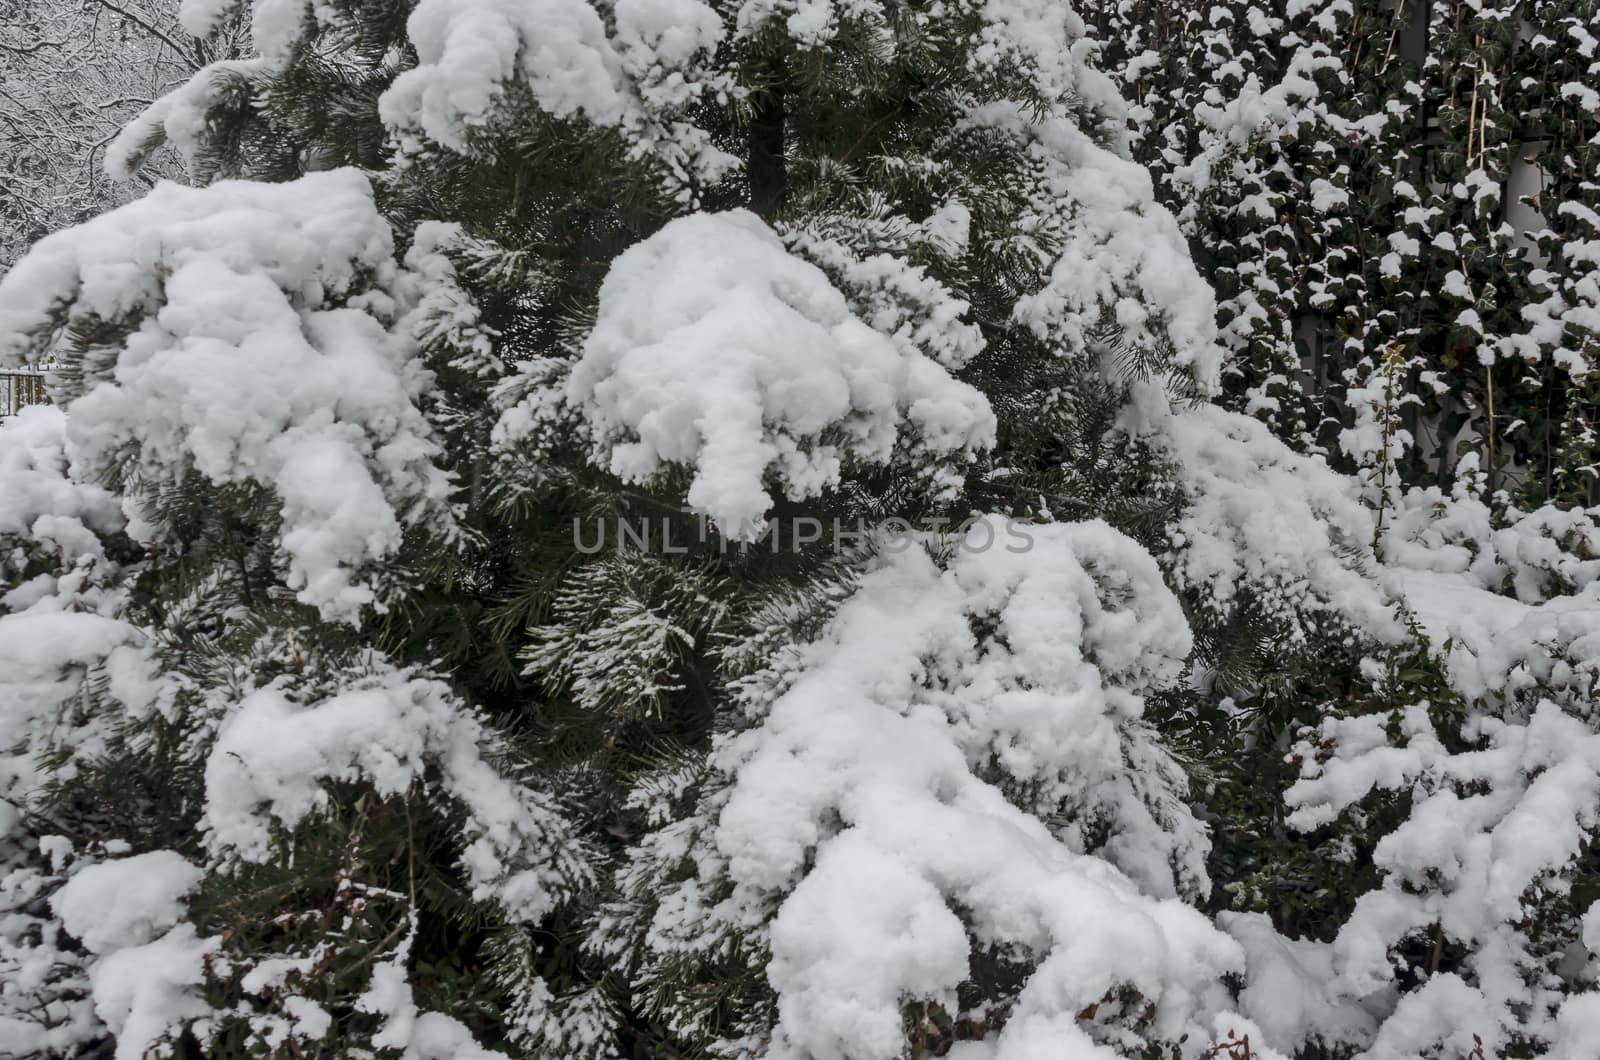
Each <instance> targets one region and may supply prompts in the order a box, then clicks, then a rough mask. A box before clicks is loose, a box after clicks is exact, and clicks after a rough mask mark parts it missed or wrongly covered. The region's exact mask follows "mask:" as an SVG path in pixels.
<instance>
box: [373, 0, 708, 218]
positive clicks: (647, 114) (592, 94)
mask: <svg viewBox="0 0 1600 1060" xmlns="http://www.w3.org/2000/svg"><path fill="white" fill-rule="evenodd" d="M615 19H616V36H615V37H613V36H611V35H610V33H609V32H608V30H607V27H606V23H605V20H604V19H602V17H601V14H600V11H599V10H598V9H597V8H595V7H594V6H593V5H591V4H588V3H585V2H583V0H531V2H528V0H422V2H421V3H419V4H418V5H417V6H416V8H415V9H414V10H413V11H412V12H411V17H410V19H409V20H408V21H407V23H406V31H407V34H408V36H409V37H410V39H411V43H412V46H413V47H414V48H415V49H416V51H417V59H418V64H417V66H416V67H414V68H413V69H410V70H407V71H406V72H405V73H403V74H401V75H400V76H399V77H397V78H396V79H395V80H394V82H393V83H392V84H391V85H390V86H389V88H388V89H387V90H386V91H385V92H384V94H383V96H382V97H381V99H380V100H379V104H378V109H379V114H380V115H381V116H382V118H383V120H384V122H385V124H387V125H388V126H389V127H390V128H391V129H392V130H393V131H394V132H395V134H396V136H397V137H398V139H399V142H400V147H401V151H402V155H403V156H404V155H410V154H416V153H418V152H420V151H422V150H424V149H425V148H426V146H427V145H428V144H430V143H431V144H437V145H439V146H441V147H444V148H446V149H448V150H451V151H456V152H466V151H468V150H470V146H471V145H470V139H471V136H472V134H473V133H474V132H476V131H479V130H483V129H486V128H488V127H490V126H492V125H493V124H494V122H495V121H496V119H497V117H498V116H499V114H500V113H501V111H502V110H503V109H504V108H505V107H506V106H507V100H506V96H507V89H508V88H509V87H510V86H512V85H517V86H520V87H521V88H522V89H523V90H525V91H526V92H527V94H528V96H529V97H530V98H531V101H532V102H533V104H534V105H535V106H537V107H538V108H539V109H540V110H542V111H545V112H546V113H548V114H550V115H552V116H554V117H557V118H581V119H583V120H585V121H587V122H589V123H591V124H594V125H597V126H601V127H605V128H612V129H616V130H618V131H619V132H621V133H622V134H623V135H624V136H625V137H626V138H627V139H628V141H629V144H630V147H631V151H632V153H633V155H634V156H635V157H637V158H640V159H647V160H649V161H651V162H652V163H654V164H656V165H659V166H661V167H664V169H665V170H666V173H667V175H668V178H669V180H670V181H671V182H672V183H674V184H676V185H678V186H680V187H683V186H686V185H688V184H690V183H694V182H702V181H715V180H717V179H720V178H721V177H722V176H724V175H726V174H727V173H729V172H730V171H732V169H734V168H735V167H736V165H737V161H736V160H735V159H734V158H733V157H732V156H731V155H729V154H727V153H726V152H725V151H722V150H721V149H720V148H718V147H717V146H716V145H715V144H714V143H713V142H712V139H711V137H710V136H709V135H707V134H706V133H705V132H704V131H702V130H700V129H697V128H696V127H695V126H693V125H691V124H690V123H689V122H688V121H686V120H684V117H683V114H684V112H685V111H686V110H687V109H688V108H689V107H691V106H692V105H693V104H694V103H696V102H697V101H699V100H700V98H701V97H702V95H704V94H707V93H710V94H711V95H713V96H718V95H721V96H726V95H728V94H729V93H731V92H732V91H733V86H732V85H731V83H730V82H728V81H727V80H726V79H725V77H723V76H722V75H719V74H716V73H714V72H712V71H711V70H710V69H709V60H710V59H711V57H712V56H713V55H714V54H715V52H716V49H717V47H718V45H719V44H720V43H721V41H722V39H723V36H724V30H723V25H722V20H721V19H720V18H719V17H718V16H717V14H716V12H715V11H713V10H712V9H711V8H709V7H707V6H705V5H704V4H702V3H700V2H699V0H671V2H670V3H663V2H661V0H621V2H620V3H618V4H617V5H616V6H615Z"/></svg>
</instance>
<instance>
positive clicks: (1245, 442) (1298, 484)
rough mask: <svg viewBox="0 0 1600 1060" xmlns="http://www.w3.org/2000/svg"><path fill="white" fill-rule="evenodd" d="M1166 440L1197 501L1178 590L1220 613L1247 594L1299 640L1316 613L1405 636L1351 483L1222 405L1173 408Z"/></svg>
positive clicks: (1384, 636) (1178, 536) (1177, 558)
mask: <svg viewBox="0 0 1600 1060" xmlns="http://www.w3.org/2000/svg"><path fill="white" fill-rule="evenodd" d="M1162 438H1163V440H1164V444H1165V445H1166V446H1167V454H1168V456H1169V458H1170V459H1171V460H1172V461H1173V463H1174V464H1175V465H1176V466H1177V472H1178V480H1179V483H1180V485H1181V486H1182V488H1183V490H1184V493H1185V494H1186V496H1187V497H1188V500H1189V505H1188V507H1187V508H1186V510H1185V511H1184V513H1183V515H1181V516H1180V517H1179V518H1178V520H1177V522H1176V523H1175V524H1174V526H1173V528H1172V530H1171V532H1170V550H1169V553H1168V565H1169V567H1170V569H1171V570H1172V573H1173V576H1174V578H1175V580H1176V582H1177V584H1178V586H1179V587H1180V588H1182V589H1185V590H1188V591H1191V592H1193V593H1195V594H1196V595H1197V596H1198V598H1199V602H1200V603H1201V605H1202V606H1204V607H1207V608H1208V609H1211V610H1213V611H1214V612H1216V613H1217V614H1218V615H1219V616H1228V615H1231V614H1232V613H1233V611H1234V608H1235V607H1236V606H1237V604H1238V601H1239V600H1240V599H1241V597H1242V596H1243V595H1245V594H1248V595H1249V598H1250V599H1251V601H1252V603H1253V604H1254V605H1255V606H1258V607H1260V608H1261V609H1262V610H1263V611H1264V612H1265V613H1266V614H1268V615H1270V616H1271V618H1272V619H1273V620H1274V621H1275V622H1279V623H1282V628H1283V630H1284V632H1285V634H1287V635H1288V636H1290V637H1291V638H1293V639H1294V640H1296V641H1299V642H1301V643H1305V642H1307V640H1308V639H1309V637H1310V636H1311V632H1312V631H1311V629H1310V628H1309V626H1308V623H1312V622H1315V621H1317V620H1318V619H1319V618H1323V619H1328V620H1331V621H1333V622H1334V623H1336V624H1337V625H1340V626H1342V627H1343V628H1345V629H1350V630H1360V631H1362V632H1364V633H1365V634H1367V635H1371V636H1375V637H1377V638H1379V639H1381V640H1386V641H1389V642H1398V641H1399V640H1400V639H1402V638H1403V637H1404V630H1403V628H1402V627H1401V625H1400V623H1399V622H1398V620H1397V619H1396V618H1395V616H1394V614H1393V611H1394V601H1393V597H1392V595H1391V594H1390V593H1389V592H1388V591H1386V589H1385V586H1384V584H1383V580H1382V579H1381V578H1380V577H1379V576H1378V572H1377V561H1376V558H1375V557H1374V556H1373V553H1372V544H1373V540H1374V537H1375V519H1374V515H1373V512H1372V509H1370V508H1368V507H1366V506H1365V505H1363V504H1362V503H1361V500H1360V496H1359V492H1358V489H1357V484H1356V482H1355V481H1354V480H1353V479H1350V478H1349V477H1347V476H1344V475H1340V474H1338V473H1337V472H1335V471H1334V470H1333V469H1332V468H1330V467H1329V466H1328V465H1327V463H1326V462H1325V461H1323V460H1321V459H1319V458H1317V457H1311V456H1305V455H1303V454H1299V453H1296V452H1295V451H1294V450H1292V449H1290V448H1289V447H1288V446H1287V445H1285V444H1284V443H1283V442H1282V441H1280V440H1279V439H1278V438H1277V437H1276V436H1275V435H1273V433H1272V431H1271V430H1270V429H1269V428H1268V427H1267V426H1266V425H1265V424H1262V423H1260V422H1259V421H1257V420H1254V419H1252V418H1250V417H1248V416H1242V415H1239V414H1236V413H1231V412H1227V411H1225V410H1223V409H1220V408H1217V407H1215V406H1201V407H1199V408H1195V409H1192V410H1187V411H1183V412H1177V413H1174V414H1173V415H1172V416H1171V417H1170V419H1169V420H1168V421H1167V422H1166V424H1165V426H1164V428H1163V432H1162Z"/></svg>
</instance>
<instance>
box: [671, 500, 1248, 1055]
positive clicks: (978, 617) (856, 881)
mask: <svg viewBox="0 0 1600 1060" xmlns="http://www.w3.org/2000/svg"><path fill="white" fill-rule="evenodd" d="M1027 533H1028V534H1029V535H1030V536H1031V546H1030V547H1024V546H1023V545H1022V544H1021V542H1020V541H1016V542H1014V544H1015V547H1016V548H1017V549H1018V550H1017V551H1009V550H1008V549H1007V548H1006V543H1007V540H1008V539H1007V537H1006V536H1005V533H1004V527H1003V524H1002V523H1001V522H1000V521H999V520H993V519H991V520H985V521H983V522H981V523H979V524H977V525H975V526H974V527H973V528H972V530H971V535H972V536H969V537H968V538H967V539H965V543H966V546H967V547H964V548H961V549H957V550H956V551H955V552H954V553H953V554H951V555H950V556H949V557H948V558H947V559H946V560H945V562H944V563H942V564H941V563H940V562H938V561H936V559H935V558H934V557H933V556H931V555H930V554H929V553H928V552H926V551H924V550H923V549H922V548H921V547H916V548H911V549H909V550H906V551H904V552H902V553H900V554H899V555H886V556H885V557H884V558H883V559H882V561H881V563H880V565H879V566H877V567H876V568H875V569H872V570H870V571H869V572H867V573H866V574H865V575H864V576H863V577H862V579H861V581H860V584H859V587H858V588H857V589H856V591H855V592H854V593H853V594H852V595H851V596H850V597H849V598H848V599H847V600H846V601H845V602H844V603H843V604H842V606H840V608H839V609H838V611H837V612H836V614H835V615H834V617H833V619H832V620H831V621H830V622H829V623H828V625H827V627H826V629H825V630H824V631H823V633H822V634H821V635H820V636H819V637H818V638H817V639H816V640H815V641H814V642H812V643H810V644H808V645H805V646H803V647H800V648H798V649H796V651H795V653H794V654H793V656H792V657H788V656H785V657H784V658H782V659H779V660H776V661H775V666H776V667H777V668H776V669H775V670H774V671H772V672H771V673H770V674H766V675H757V676H756V677H754V678H751V679H749V680H748V681H747V682H746V684H745V686H744V687H745V689H746V695H747V696H748V697H749V704H748V708H749V709H750V710H751V711H752V712H756V713H758V714H760V715H761V720H760V721H759V723H758V724H757V725H756V727H754V728H752V729H750V730H748V731H746V732H744V733H742V734H739V735H737V736H735V737H733V738H731V739H730V740H728V741H727V742H725V743H724V744H723V745H722V746H721V747H720V749H719V750H718V751H717V752H716V754H715V759H714V760H715V765H716V768H717V769H718V770H719V771H720V772H721V773H722V775H724V776H727V777H729V778H731V781H730V784H729V786H728V787H726V788H724V789H721V790H720V791H719V792H718V793H717V794H715V795H713V796H712V797H711V800H712V801H711V804H710V808H709V809H708V811H707V813H708V816H709V817H710V818H712V820H714V824H713V823H711V821H710V820H708V822H707V826H708V827H710V828H713V829H714V831H713V832H712V838H713V842H714V848H715V855H714V856H708V857H703V858H699V859H697V862H696V864H697V865H698V868H699V870H700V874H699V876H697V877H695V878H691V879H690V880H688V881H687V882H685V883H682V884H677V885H673V886H672V887H670V888H668V890H667V891H666V893H664V894H662V895H661V896H660V901H661V907H662V911H663V914H665V913H667V912H669V911H670V913H671V914H672V916H673V917H674V925H673V926H672V928H671V929H670V930H666V929H665V928H660V929H658V930H659V931H660V934H659V936H658V937H657V936H654V935H653V936H652V938H653V942H652V943H650V944H652V945H659V946H662V947H665V948H666V950H667V951H668V952H671V953H677V952H682V951H683V950H684V949H685V948H692V946H693V945H696V944H704V945H706V946H708V947H711V948H713V949H714V948H715V947H716V945H717V943H716V942H715V939H717V938H718V937H719V936H720V929H719V928H718V927H717V925H718V924H724V925H726V924H733V925H737V926H739V927H740V928H741V929H742V930H756V931H758V932H761V931H765V933H766V940H767V943H768V945H769V946H770V950H771V963H770V965H769V967H768V971H767V974H768V978H769V980H770V982H771V984H772V986H773V987H774V988H775V990H776V991H777V995H778V1026H777V1029H776V1034H775V1038H774V1041H773V1044H772V1049H771V1052H770V1053H769V1055H772V1056H781V1057H795V1058H799V1057H808V1056H850V1057H857V1058H861V1060H872V1058H880V1060H889V1058H892V1057H898V1056H900V1055H901V1054H902V1051H903V1047H904V1040H903V1031H902V1023H901V1006H902V1005H903V1004H904V1003H905V1002H906V1000H907V999H908V998H917V999H925V1000H929V1001H933V1002H938V1003H940V1004H942V1005H944V1006H946V1009H947V1011H952V1012H953V1011H956V1008H955V1007H954V1006H955V994H956V989H957V987H958V986H959V985H960V984H961V983H963V982H964V981H966V980H967V979H968V978H969V977H970V976H971V973H972V966H971V963H970V962H971V958H972V954H973V953H974V952H975V951H978V950H982V949H986V948H988V947H996V948H999V949H1001V950H1003V951H1005V952H1007V953H1009V954H1011V955H1013V956H1014V957H1016V958H1018V959H1026V960H1030V961H1032V962H1034V963H1035V965H1036V968H1035V971H1034V972H1033V974H1032V976H1031V977H1030V978H1029V980H1028V982H1027V985H1026V986H1025V987H1024V988H1023V990H1022V993H1021V995H1020V996H1019V997H1018V999H1017V1002H1016V1005H1015V1008H1014V1009H1013V1011H1012V1013H1011V1015H1010V1017H1009V1019H1008V1022H1007V1023H1006V1026H1005V1027H1004V1029H1003V1030H1001V1031H1000V1032H999V1034H998V1035H997V1045H998V1048H999V1050H1000V1054H999V1055H1003V1056H1004V1055H1013V1051H1014V1053H1015V1055H1040V1053H1041V1051H1042V1050H1045V1049H1046V1048H1048V1049H1050V1050H1055V1051H1061V1050H1065V1051H1067V1052H1073V1051H1075V1050H1076V1051H1082V1052H1084V1054H1085V1055H1089V1051H1090V1050H1094V1049H1095V1048H1096V1046H1095V1044H1094V1038H1093V1036H1092V1034H1091V1031H1092V1030H1093V1027H1092V1025H1090V1024H1088V1023H1084V1022H1080V1021H1079V1020H1078V1019H1077V1014H1078V1013H1079V1012H1080V1011H1081V1010H1083V1009H1085V1008H1086V1007H1088V1006H1090V1005H1092V1004H1095V1003H1096V1002H1098V1001H1100V1000H1101V999H1102V998H1103V997H1105V996H1106V994H1107V993H1108V991H1112V990H1114V989H1116V988H1118V987H1123V986H1127V987H1132V988H1133V989H1135V990H1137V991H1138V992H1139V994H1140V995H1141V996H1142V997H1143V998H1144V999H1145V1001H1146V1002H1148V1003H1149V1004H1150V1005H1151V1006H1152V1023H1151V1024H1150V1025H1149V1027H1148V1033H1149V1035H1150V1037H1151V1038H1152V1039H1155V1038H1161V1039H1168V1040H1174V1041H1175V1040H1177V1039H1178V1038H1180V1037H1182V1036H1183V1035H1184V1034H1185V1033H1190V1032H1193V1033H1194V1034H1196V1035H1198V1034H1201V1033H1204V1032H1203V1031H1202V1030H1201V1029H1200V1028H1199V1027H1198V1025H1196V1024H1194V1023H1193V1022H1192V1019H1193V1017H1195V1016H1196V1015H1197V1008H1196V1007H1197V1005H1199V1003H1200V1002H1201V999H1202V998H1206V997H1210V996H1212V995H1213V994H1214V993H1215V992H1216V990H1218V989H1220V988H1219V987H1217V979H1218V977H1219V976H1221V975H1222V974H1223V973H1225V972H1227V971H1230V970H1234V969H1236V968H1237V967H1238V966H1239V959H1240V953H1239V950H1238V948H1237V946H1236V944H1235V943H1233V942H1232V941H1231V940H1230V939H1228V938H1226V937H1225V936H1223V935H1222V934H1220V933H1219V932H1217V931H1216V930H1215V929H1213V928H1212V927H1211V926H1210V924H1209V923H1208V922H1207V921H1206V919H1205V918H1204V917H1202V916H1201V915H1200V914H1199V913H1197V912H1196V911H1195V910H1194V909H1193V908H1192V907H1190V906H1188V905H1187V904H1185V903H1184V902H1183V901H1181V900H1179V899H1177V898H1175V897H1160V896H1169V895H1174V894H1175V893H1176V892H1177V890H1178V888H1179V887H1184V888H1185V889H1188V888H1189V887H1196V886H1197V887H1200V888H1203V887H1204V886H1205V884H1204V875H1203V859H1204V852H1205V848H1206V839H1205V835H1204V830H1203V828H1202V827H1201V826H1200V825H1199V824H1198V822H1196V821H1194V819H1193V818H1192V816H1191V815H1190V813H1189V810H1188V807H1187V806H1186V805H1184V804H1183V802H1182V799H1181V797H1180V792H1181V791H1182V790H1183V788H1184V781H1183V778H1182V775H1181V772H1179V771H1178V770H1177V769H1176V767H1175V765H1174V764H1173V763H1171V761H1170V759H1169V758H1168V756H1167V755H1166V752H1165V751H1164V750H1162V749H1161V747H1160V744H1159V741H1158V740H1157V739H1156V738H1155V737H1154V735H1153V734H1152V733H1150V732H1149V731H1148V730H1146V729H1145V728H1144V727H1143V725H1142V723H1141V721H1140V714H1141V711H1142V706H1143V697H1144V695H1145V694H1147V693H1149V692H1151V691H1153V690H1156V689H1159V688H1162V687H1167V686H1168V685H1170V684H1171V683H1172V682H1174V681H1176V680H1177V679H1178V677H1179V674H1180V673H1181V671H1182V667H1183V663H1182V660H1183V658H1184V656H1185V655H1186V654H1187V651H1188V644H1189V635H1188V629H1187V626H1186V625H1185V623H1184V620H1183V617H1182V612H1181V610H1180V608H1179V606H1178V603H1177V601H1176V599H1175V598H1174V597H1173V596H1172V594H1171V593H1170V592H1169V591H1167V590H1166V589H1165V588H1164V587H1163V586H1162V584H1161V581H1160V574H1159V571H1158V569H1157V567H1156V564H1155V562H1154V560H1153V559H1152V558H1151V557H1150V556H1149V555H1148V554H1147V553H1145V552H1144V551H1143V550H1142V549H1141V548H1140V547H1139V546H1138V545H1137V544H1135V543H1134V542H1132V541H1131V540H1129V539H1127V538H1125V537H1123V536H1122V535H1121V534H1119V533H1117V532H1116V531H1114V530H1112V529H1111V528H1110V527H1108V526H1106V525H1105V524H1103V523H1084V524H1072V525H1066V524H1055V525H1041V526H1037V527H1028V528H1027ZM990 537H993V547H980V546H982V545H983V544H984V540H983V539H987V538H990ZM980 631H983V632H980ZM769 696H775V698H770V700H769ZM1013 785H1014V786H1015V789H1016V790H1027V791H1034V792H1037V798H1036V801H1034V802H1032V803H1030V804H1029V805H1028V807H1027V808H1019V807H1018V806H1017V805H1016V804H1015V803H1013V802H1012V801H1010V800H1009V799H1008V798H1007V796H1006V794H1004V793H1003V789H1006V790H1011V789H1012V788H1013ZM1051 811H1054V812H1051ZM1047 819H1048V820H1052V821H1058V822H1061V823H1060V824H1059V825H1058V826H1056V827H1055V828H1054V829H1052V827H1051V826H1050V825H1047V824H1046V823H1045V821H1046V820H1047ZM1096 824H1098V826H1099V827H1098V829H1096V830H1098V831H1100V832H1101V833H1102V834H1106V833H1108V834H1109V835H1110V836H1111V839H1110V841H1109V843H1106V844H1105V845H1103V846H1095V845H1092V844H1091V842H1090V840H1089V836H1088V834H1087V832H1088V831H1089V830H1091V829H1095V825H1096ZM935 837H937V838H935ZM659 840H660V844H661V845H662V848H663V849H664V850H671V849H674V848H675V847H676V848H677V849H680V850H681V849H682V848H681V847H677V844H681V843H682V842H683V837H682V833H681V831H679V830H677V829H676V826H669V827H668V828H667V829H664V830H663V831H662V832H661V833H660V834H659ZM646 846H647V847H648V846H649V844H646ZM656 853H660V851H657V852H656ZM1119 864H1120V865H1122V866H1123V867H1124V868H1126V869H1127V874H1124V872H1123V871H1119V869H1118V868H1117V867H1115V866H1116V865H1119ZM1186 880H1187V882H1186ZM719 881H721V882H719ZM723 883H725V884H726V885H727V886H728V887H729V890H728V891H727V894H728V896H727V898H726V899H725V900H722V901H721V902H719V903H718V904H716V905H715V906H708V905H707V904H706V901H705V899H706V898H707V896H708V895H713V894H717V893H719V888H720V886H721V885H722V884H723ZM763 925H770V926H769V927H763ZM700 931H703V932H705V933H706V935H707V937H709V939H710V940H711V941H708V942H703V943H691V942H688V941H687V940H689V939H693V938H695V936H696V934H697V932H700ZM1096 1055H1098V1054H1096Z"/></svg>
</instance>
